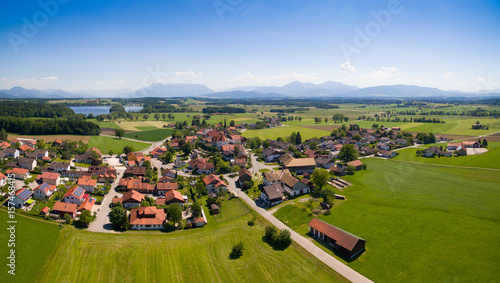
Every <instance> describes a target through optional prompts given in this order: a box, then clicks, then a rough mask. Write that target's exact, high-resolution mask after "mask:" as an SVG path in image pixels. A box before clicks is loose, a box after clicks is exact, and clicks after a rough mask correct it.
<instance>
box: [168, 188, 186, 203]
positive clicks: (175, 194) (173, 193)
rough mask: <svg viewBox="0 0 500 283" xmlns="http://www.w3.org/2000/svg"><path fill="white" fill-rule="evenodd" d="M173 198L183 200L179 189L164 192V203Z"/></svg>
mask: <svg viewBox="0 0 500 283" xmlns="http://www.w3.org/2000/svg"><path fill="white" fill-rule="evenodd" d="M174 200H178V201H180V202H184V198H183V197H182V194H181V193H180V192H179V191H175V190H172V191H168V192H166V193H165V203H169V202H171V201H174Z"/></svg>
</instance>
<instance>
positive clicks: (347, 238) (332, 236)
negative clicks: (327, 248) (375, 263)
mask: <svg viewBox="0 0 500 283" xmlns="http://www.w3.org/2000/svg"><path fill="white" fill-rule="evenodd" d="M308 225H309V233H310V234H312V235H313V236H315V237H317V238H320V239H321V240H323V241H325V243H327V244H329V245H331V246H332V247H333V248H334V249H336V250H337V251H338V252H339V253H340V254H342V255H344V256H345V257H347V258H353V257H355V256H357V255H359V254H361V253H362V252H363V251H364V250H365V243H366V240H364V239H362V238H359V237H358V236H355V235H353V234H351V233H348V232H346V231H344V230H342V229H340V228H337V227H335V226H332V225H330V224H328V223H326V222H324V221H322V220H319V219H318V218H313V219H312V220H311V221H310V222H309V224H308Z"/></svg>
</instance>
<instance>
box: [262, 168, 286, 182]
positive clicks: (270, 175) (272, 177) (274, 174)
mask: <svg viewBox="0 0 500 283" xmlns="http://www.w3.org/2000/svg"><path fill="white" fill-rule="evenodd" d="M283 174H290V171H289V170H288V169H285V170H276V171H267V172H264V177H265V178H266V180H267V181H268V182H274V181H279V180H280V179H281V175H283Z"/></svg>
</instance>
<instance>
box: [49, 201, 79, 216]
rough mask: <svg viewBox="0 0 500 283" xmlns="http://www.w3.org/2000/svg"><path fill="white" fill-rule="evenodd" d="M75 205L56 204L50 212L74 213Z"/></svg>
mask: <svg viewBox="0 0 500 283" xmlns="http://www.w3.org/2000/svg"><path fill="white" fill-rule="evenodd" d="M76 208H77V205H76V203H65V202H59V201H58V202H56V203H54V208H53V209H52V210H55V211H57V212H67V213H71V214H73V213H75V212H76Z"/></svg>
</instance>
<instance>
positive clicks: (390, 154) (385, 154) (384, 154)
mask: <svg viewBox="0 0 500 283" xmlns="http://www.w3.org/2000/svg"><path fill="white" fill-rule="evenodd" d="M380 156H382V157H385V158H393V157H395V156H396V153H395V152H394V151H392V150H381V151H380Z"/></svg>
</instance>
